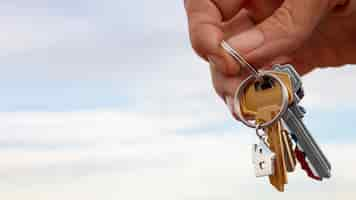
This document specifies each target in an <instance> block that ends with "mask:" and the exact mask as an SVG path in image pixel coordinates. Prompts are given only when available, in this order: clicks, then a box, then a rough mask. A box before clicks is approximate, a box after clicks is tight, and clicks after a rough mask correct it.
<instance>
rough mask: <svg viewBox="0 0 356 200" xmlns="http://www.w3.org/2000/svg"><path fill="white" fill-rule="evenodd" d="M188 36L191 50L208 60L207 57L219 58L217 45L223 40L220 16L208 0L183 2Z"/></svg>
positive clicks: (187, 0) (186, 0)
mask: <svg viewBox="0 0 356 200" xmlns="http://www.w3.org/2000/svg"><path fill="white" fill-rule="evenodd" d="M184 3H185V8H186V11H187V16H188V24H189V34H190V40H191V43H192V47H193V49H194V50H195V51H196V53H197V54H198V55H199V56H201V57H202V58H204V59H205V60H208V56H219V54H220V53H219V45H220V42H221V41H222V40H223V37H224V33H223V32H222V28H221V23H222V15H221V13H220V11H219V9H218V8H217V7H216V5H215V4H214V3H213V2H212V1H210V0H185V1H184Z"/></svg>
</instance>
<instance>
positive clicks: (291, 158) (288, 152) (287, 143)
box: [282, 130, 297, 172]
mask: <svg viewBox="0 0 356 200" xmlns="http://www.w3.org/2000/svg"><path fill="white" fill-rule="evenodd" d="M282 140H283V147H284V149H285V151H284V157H285V161H286V167H287V171H288V172H294V170H295V167H296V164H297V163H296V162H297V161H296V156H295V153H294V151H293V144H292V141H291V139H290V137H289V133H288V132H287V130H282Z"/></svg>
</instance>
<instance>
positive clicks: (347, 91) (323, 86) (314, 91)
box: [304, 65, 356, 110]
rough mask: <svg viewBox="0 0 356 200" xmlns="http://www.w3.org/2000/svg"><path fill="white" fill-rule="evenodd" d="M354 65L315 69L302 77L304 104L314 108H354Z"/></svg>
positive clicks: (355, 83) (355, 97)
mask: <svg viewBox="0 0 356 200" xmlns="http://www.w3.org/2000/svg"><path fill="white" fill-rule="evenodd" d="M355 76H356V67H355V66H354V65H348V66H345V67H340V68H329V69H322V70H317V71H315V72H313V73H311V74H309V75H307V76H306V77H305V78H304V89H305V105H306V106H309V107H313V108H316V109H324V110H325V109H326V110H337V109H338V110H340V109H355V108H356V106H355V103H354V102H355V101H356V93H355V89H354V86H355V85H356V79H355V78H354V77H355Z"/></svg>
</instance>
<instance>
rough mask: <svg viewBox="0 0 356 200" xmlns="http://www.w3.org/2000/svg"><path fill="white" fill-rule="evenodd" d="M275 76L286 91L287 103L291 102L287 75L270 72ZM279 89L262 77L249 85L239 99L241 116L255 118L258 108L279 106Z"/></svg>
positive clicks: (289, 82)
mask: <svg viewBox="0 0 356 200" xmlns="http://www.w3.org/2000/svg"><path fill="white" fill-rule="evenodd" d="M271 73H272V74H274V75H277V76H278V77H279V78H280V79H281V80H282V82H283V83H284V85H285V86H286V88H287V90H288V102H289V104H290V103H292V102H293V89H292V82H291V80H290V77H289V75H288V74H287V73H284V72H271ZM281 96H282V94H281V87H280V85H278V84H276V82H275V81H274V80H272V79H267V77H263V79H262V80H261V81H255V82H254V84H250V85H249V86H248V87H246V89H245V91H244V95H243V96H242V97H241V111H242V114H243V115H245V116H247V117H250V118H251V117H252V118H254V116H256V114H257V110H258V109H259V108H262V107H265V106H269V105H273V104H276V102H277V104H278V105H279V104H280V102H282V100H281Z"/></svg>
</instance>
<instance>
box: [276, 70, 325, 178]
mask: <svg viewBox="0 0 356 200" xmlns="http://www.w3.org/2000/svg"><path fill="white" fill-rule="evenodd" d="M273 69H274V70H276V71H281V72H286V73H288V74H289V75H290V77H291V80H292V87H293V96H294V98H293V99H294V102H293V103H291V104H290V105H289V108H288V110H287V112H286V113H285V114H284V115H283V117H282V118H283V120H284V122H285V123H286V125H287V127H288V128H289V130H290V131H291V134H293V136H294V138H296V142H297V143H298V145H299V147H300V149H301V150H303V151H304V154H305V156H304V160H305V163H306V164H308V163H310V164H311V166H309V167H307V166H306V164H304V165H305V168H303V169H304V170H305V171H307V174H308V175H311V173H310V172H309V171H311V170H306V169H307V168H310V169H314V170H315V172H316V173H314V175H313V176H310V177H312V178H313V177H314V176H315V177H317V176H318V177H321V179H322V178H329V177H330V176H331V175H330V170H331V164H330V162H329V161H328V160H327V158H326V156H325V155H324V153H323V152H322V151H321V149H320V148H319V146H318V145H317V143H316V142H315V140H314V138H313V137H312V135H311V134H310V132H309V130H308V129H307V128H306V127H305V125H304V123H303V121H302V118H303V117H304V115H305V109H304V108H303V107H301V106H299V105H298V103H299V102H300V100H301V99H302V98H303V96H304V90H303V86H302V81H301V79H300V76H299V75H298V73H297V72H296V71H295V70H294V68H293V66H291V65H283V66H281V65H276V66H274V68H273ZM305 157H306V158H305ZM301 159H302V157H301V156H299V159H298V160H299V161H301ZM306 159H307V160H308V161H307V160H306ZM303 162H304V161H303Z"/></svg>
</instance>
